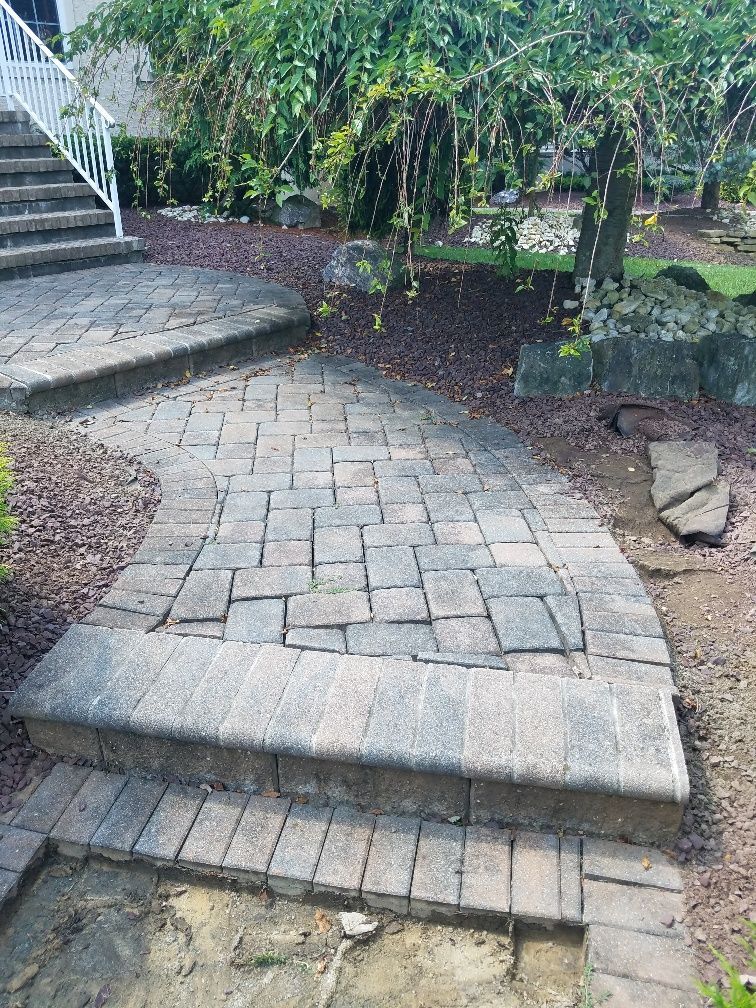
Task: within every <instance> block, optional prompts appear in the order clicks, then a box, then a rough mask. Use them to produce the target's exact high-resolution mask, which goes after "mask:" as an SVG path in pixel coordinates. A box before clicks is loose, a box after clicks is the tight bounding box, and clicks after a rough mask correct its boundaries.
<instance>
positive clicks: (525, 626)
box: [488, 597, 563, 652]
mask: <svg viewBox="0 0 756 1008" xmlns="http://www.w3.org/2000/svg"><path fill="white" fill-rule="evenodd" d="M488 609H489V612H490V614H491V619H492V621H493V625H494V627H495V628H496V633H497V635H498V637H499V641H500V643H501V648H502V650H503V651H505V652H506V651H562V650H563V644H562V641H561V638H560V637H559V634H558V632H557V629H556V627H555V626H554V623H553V621H552V619H551V617H550V616H549V613H548V611H547V609H546V606H545V605H544V603H543V602H542V601H541V599H540V598H524V597H517V598H494V599H490V600H489V602H488Z"/></svg>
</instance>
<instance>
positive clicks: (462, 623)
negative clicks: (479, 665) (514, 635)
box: [433, 616, 501, 654]
mask: <svg viewBox="0 0 756 1008" xmlns="http://www.w3.org/2000/svg"><path fill="white" fill-rule="evenodd" d="M433 632H434V633H435V635H436V641H437V642H438V646H439V648H440V649H441V650H442V651H445V652H458V653H460V654H464V653H467V654H499V653H500V652H501V648H500V647H499V642H498V641H497V639H496V634H495V633H494V629H493V626H492V625H491V621H490V620H489V619H487V618H485V617H483V616H466V617H463V618H462V619H442V620H434V621H433Z"/></svg>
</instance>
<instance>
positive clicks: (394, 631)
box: [346, 623, 437, 656]
mask: <svg viewBox="0 0 756 1008" xmlns="http://www.w3.org/2000/svg"><path fill="white" fill-rule="evenodd" d="M346 640H347V651H349V652H350V654H358V655H396V656H400V655H417V654H419V653H420V652H421V651H435V650H437V644H436V638H435V637H434V635H433V631H432V630H431V628H430V627H429V626H426V625H425V624H423V623H359V624H356V625H354V626H348V627H347V628H346Z"/></svg>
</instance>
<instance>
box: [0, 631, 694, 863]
mask: <svg viewBox="0 0 756 1008" xmlns="http://www.w3.org/2000/svg"><path fill="white" fill-rule="evenodd" d="M169 629H170V628H169ZM12 712H13V714H14V716H16V717H19V718H23V719H24V721H25V722H26V726H27V729H28V731H29V735H30V737H31V739H32V741H33V742H35V743H36V744H38V745H39V746H41V747H42V748H44V749H46V750H47V751H49V752H52V753H55V754H57V755H65V756H74V757H83V758H85V759H87V760H89V761H92V762H93V763H94V764H95V765H96V766H99V767H101V768H104V769H108V770H119V771H138V772H147V773H158V774H164V775H169V776H171V777H172V778H174V779H178V780H181V781H185V782H192V783H201V782H206V783H210V784H213V783H216V782H221V783H222V784H224V785H226V786H228V787H231V788H235V789H240V790H243V791H250V792H260V791H268V790H271V789H272V790H276V791H280V792H282V793H284V794H287V795H290V796H293V797H294V796H306V798H307V800H308V801H309V802H310V804H312V805H318V804H321V803H323V804H328V803H333V802H340V803H345V804H348V805H350V806H353V807H355V808H358V809H361V810H368V809H371V808H380V809H382V810H383V811H384V812H391V813H392V814H398V815H419V816H422V817H443V818H445V819H452V820H458V821H463V822H469V823H478V824H485V823H491V822H495V823H497V824H499V825H501V826H504V827H512V826H514V827H518V828H526V829H555V830H568V831H573V832H575V831H581V832H585V833H587V834H591V835H594V836H604V837H612V838H616V837H626V838H631V839H633V840H635V841H638V842H648V843H659V844H663V843H666V842H668V841H669V840H670V839H671V838H672V837H673V836H674V834H675V833H676V830H677V828H678V826H679V822H680V817H681V814H682V809H683V806H684V804H685V802H686V800H687V797H688V778H687V773H686V769H685V762H684V758H683V753H682V748H681V744H680V739H679V735H678V731H677V725H676V721H675V714H674V709H673V705H672V697H671V694H670V693H669V691H667V690H664V689H657V688H653V687H649V686H645V685H636V684H629V683H607V682H601V681H598V680H593V679H576V678H567V677H561V676H557V675H537V674H533V673H524V672H521V673H514V672H511V671H508V670H506V669H494V668H468V667H465V666H462V665H451V664H440V663H433V662H425V661H409V660H398V659H388V658H365V657H361V656H353V655H337V654H334V653H332V652H321V651H316V650H312V651H300V650H298V649H297V648H293V647H283V646H281V645H255V644H246V643H238V642H233V641H226V642H219V641H217V640H211V639H208V638H201V637H181V636H178V635H177V634H172V633H170V632H169V633H164V632H157V633H150V634H144V633H140V632H136V631H128V630H120V631H119V630H113V629H110V628H107V627H98V626H85V625H81V626H77V627H73V628H71V630H69V631H68V633H67V634H66V635H65V636H64V637H63V638H62V639H61V641H59V643H58V644H57V645H56V646H55V647H54V648H53V649H52V650H51V651H50V652H49V653H48V654H47V656H46V657H45V658H44V659H43V660H42V661H41V662H40V664H39V665H38V666H37V668H36V669H35V671H34V673H33V674H32V675H31V676H30V677H29V678H28V679H27V680H26V682H25V683H24V684H23V685H22V686H21V687H20V689H19V690H18V691H17V693H16V695H15V697H14V700H13V703H12Z"/></svg>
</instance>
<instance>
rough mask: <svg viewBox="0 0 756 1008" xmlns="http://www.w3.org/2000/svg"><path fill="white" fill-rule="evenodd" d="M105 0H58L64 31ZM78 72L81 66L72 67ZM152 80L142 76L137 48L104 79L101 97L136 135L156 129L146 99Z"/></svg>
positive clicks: (121, 57) (116, 62) (114, 62)
mask: <svg viewBox="0 0 756 1008" xmlns="http://www.w3.org/2000/svg"><path fill="white" fill-rule="evenodd" d="M100 2H101V0H57V4H58V15H59V17H60V23H61V28H62V30H63V31H64V32H69V31H72V30H73V29H74V28H77V27H78V26H79V25H81V24H83V23H84V22H85V21H86V19H87V17H88V16H89V15H90V14H91V13H92V11H93V10H94V9H95V8H96V7H98V6H99V5H100ZM72 72H73V73H74V74H76V73H77V68H76V67H72ZM148 87H149V81H148V80H144V79H141V78H140V77H139V53H138V51H137V50H136V49H133V50H126V51H125V52H123V53H120V54H119V55H117V56H116V57H115V58H114V59H113V60H112V64H111V66H110V67H109V68H108V71H107V73H106V75H105V77H104V78H103V79H102V80H101V81H100V84H99V94H98V96H97V97H98V100H99V102H100V104H101V105H102V106H103V107H104V108H106V109H107V110H108V112H110V114H111V115H112V116H113V118H114V119H115V120H116V122H117V123H118V124H119V125H121V124H123V125H125V127H126V130H127V132H128V133H130V134H132V135H145V134H149V133H151V132H153V130H152V128H151V125H150V124H151V119H150V118H149V117H146V116H145V113H144V109H143V106H144V103H145V99H146V98H147V93H146V89H147V88H148Z"/></svg>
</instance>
